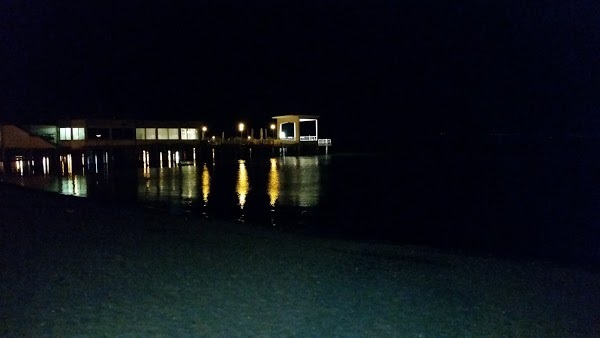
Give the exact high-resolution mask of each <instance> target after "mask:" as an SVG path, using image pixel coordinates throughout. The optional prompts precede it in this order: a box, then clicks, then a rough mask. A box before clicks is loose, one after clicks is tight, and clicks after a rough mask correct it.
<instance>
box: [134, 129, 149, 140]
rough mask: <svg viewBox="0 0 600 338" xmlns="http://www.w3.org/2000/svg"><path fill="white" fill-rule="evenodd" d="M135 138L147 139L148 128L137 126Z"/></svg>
mask: <svg viewBox="0 0 600 338" xmlns="http://www.w3.org/2000/svg"><path fill="white" fill-rule="evenodd" d="M135 139H136V140H145V139H146V128H135Z"/></svg>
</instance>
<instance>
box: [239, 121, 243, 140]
mask: <svg viewBox="0 0 600 338" xmlns="http://www.w3.org/2000/svg"><path fill="white" fill-rule="evenodd" d="M238 130H239V131H240V138H241V137H243V135H242V133H243V132H244V124H243V123H240V124H238Z"/></svg>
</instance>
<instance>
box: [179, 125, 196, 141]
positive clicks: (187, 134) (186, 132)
mask: <svg viewBox="0 0 600 338" xmlns="http://www.w3.org/2000/svg"><path fill="white" fill-rule="evenodd" d="M181 139H182V140H197V139H198V129H196V128H181Z"/></svg>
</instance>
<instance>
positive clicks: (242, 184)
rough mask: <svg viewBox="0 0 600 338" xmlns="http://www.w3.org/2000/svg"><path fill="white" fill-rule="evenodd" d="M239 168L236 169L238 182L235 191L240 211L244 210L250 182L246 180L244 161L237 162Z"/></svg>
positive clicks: (246, 171) (246, 172)
mask: <svg viewBox="0 0 600 338" xmlns="http://www.w3.org/2000/svg"><path fill="white" fill-rule="evenodd" d="M238 163H239V168H238V180H237V186H236V191H237V194H238V200H239V203H238V205H239V206H240V209H244V205H246V197H247V196H248V191H249V190H250V181H249V180H248V170H247V169H246V161H244V160H239V161H238Z"/></svg>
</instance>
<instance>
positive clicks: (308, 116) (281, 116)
mask: <svg viewBox="0 0 600 338" xmlns="http://www.w3.org/2000/svg"><path fill="white" fill-rule="evenodd" d="M286 117H298V118H300V119H318V118H319V116H318V115H294V114H289V115H280V116H273V117H272V118H273V119H281V118H286Z"/></svg>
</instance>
